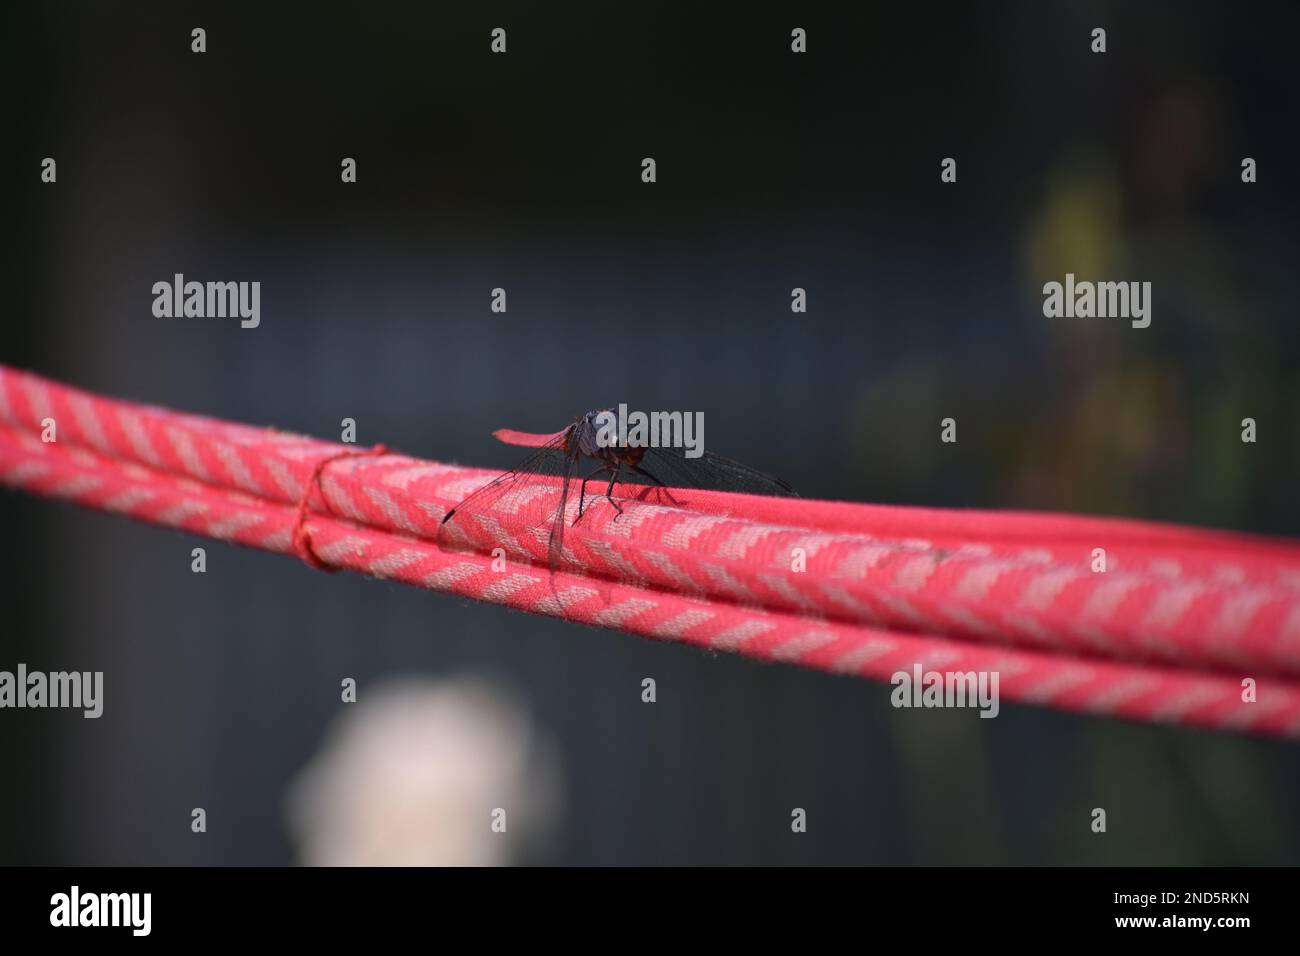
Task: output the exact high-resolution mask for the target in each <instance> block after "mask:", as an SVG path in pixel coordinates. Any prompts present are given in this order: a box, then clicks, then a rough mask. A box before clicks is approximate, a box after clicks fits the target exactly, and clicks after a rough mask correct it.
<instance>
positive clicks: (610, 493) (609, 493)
mask: <svg viewBox="0 0 1300 956" xmlns="http://www.w3.org/2000/svg"><path fill="white" fill-rule="evenodd" d="M618 469H619V466H618V465H615V466H614V467H613V468H612V469H611V470H610V473H609V487H608V488H606V489H605V497H606V498H608V499H609V503H610V504H611V505H613V506H614V510H615V511H617V512H618V514H616V515H614V520H615V521H617V520H618V515H621V514H622V513H623V506H622V505H620V504H619V503H618V502H617V501H615V500H614V482H616V481H618Z"/></svg>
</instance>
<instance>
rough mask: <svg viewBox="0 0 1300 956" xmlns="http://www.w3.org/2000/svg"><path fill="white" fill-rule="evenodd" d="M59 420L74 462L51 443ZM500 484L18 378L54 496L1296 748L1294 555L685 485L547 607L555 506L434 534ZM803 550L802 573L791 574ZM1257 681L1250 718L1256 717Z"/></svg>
mask: <svg viewBox="0 0 1300 956" xmlns="http://www.w3.org/2000/svg"><path fill="white" fill-rule="evenodd" d="M45 419H53V420H54V421H55V422H56V423H57V428H58V431H57V441H56V442H54V443H45V442H42V441H41V440H40V435H41V431H42V421H43V420H45ZM327 465H330V466H331V467H329V468H328V470H327V469H326V466H327ZM493 474H494V473H492V472H484V471H479V470H471V469H464V468H458V467H454V466H450V465H442V464H437V463H432V462H423V461H418V460H416V459H411V458H408V457H405V456H401V455H397V454H392V453H387V454H385V453H384V449H382V446H379V447H378V448H377V449H376V450H374V451H369V450H358V449H349V448H346V447H344V446H339V445H335V444H330V443H326V442H319V441H315V440H313V439H309V438H305V437H302V436H296V435H287V434H284V433H281V432H275V431H270V430H266V429H258V428H252V427H248V426H243V425H235V424H229V423H224V422H220V421H214V420H211V419H205V418H199V417H195V416H191V415H186V414H181V413H177V412H173V411H169V410H165V409H158V408H150V407H146V406H141V405H135V404H131V403H126V402H118V401H112V400H108V399H103V398H99V397H96V396H93V395H89V394H87V393H84V392H80V391H77V390H75V389H71V388H68V387H66V386H62V385H58V384H56V383H53V382H49V381H46V380H44V379H41V378H39V377H37V376H33V375H29V374H25V373H20V372H15V371H12V370H6V369H4V368H3V367H2V366H0V483H3V484H8V485H11V486H14V487H18V488H23V489H26V490H28V491H31V492H34V493H38V494H43V495H48V496H51V497H60V498H66V499H70V500H73V501H76V502H79V503H81V504H85V505H88V506H91V507H97V508H101V509H104V510H109V511H115V512H118V513H123V514H127V515H130V516H131V517H135V518H137V519H140V520H145V521H150V522H153V523H157V524H163V525H168V526H171V527H177V528H181V529H183V530H187V531H191V532H194V533H197V534H204V535H207V536H210V537H217V538H221V539H224V540H228V541H233V542H236V543H239V544H244V545H248V546H252V547H259V548H263V549H267V550H273V551H278V552H282V553H290V554H293V553H297V554H299V555H300V556H301V557H303V559H304V560H306V561H308V563H311V564H313V566H316V565H323V566H326V567H330V568H339V567H342V568H347V569H350V570H356V571H361V572H363V573H367V574H371V575H373V576H376V577H384V578H392V579H394V580H400V581H404V582H407V583H411V584H415V585H418V586H422V587H426V588H431V589H435V590H448V591H453V592H455V593H457V594H461V595H464V596H467V597H473V598H476V599H479V600H486V601H493V602H496V603H502V604H507V605H510V606H512V607H517V608H520V609H524V610H529V611H534V612H540V613H550V614H562V615H563V616H565V617H568V618H570V619H572V620H576V621H581V622H584V623H590V624H596V625H600V626H604V627H613V628H618V629H621V630H626V631H629V632H632V633H638V634H643V635H646V636H652V637H660V638H668V639H674V640H681V641H684V642H687V643H693V644H697V645H700V646H705V647H709V648H713V649H723V650H731V651H737V652H739V653H743V654H747V655H750V656H754V657H759V658H763V659H768V660H777V661H784V662H788V663H796V664H802V665H804V666H809V667H815V668H819V669H823V670H831V671H838V672H843V673H851V674H858V675H862V676H868V677H874V678H877V679H889V677H890V676H891V675H893V674H894V673H896V672H897V671H910V669H911V667H912V665H913V664H915V663H920V664H921V665H923V667H924V668H925V669H927V670H930V669H936V670H976V671H979V670H997V671H998V672H999V673H1000V674H1001V694H1002V696H1003V699H1004V700H1011V701H1025V702H1031V703H1038V704H1046V705H1049V706H1053V707H1058V708H1061V709H1066V710H1074V711H1088V712H1096V713H1102V714H1110V715H1115V716H1122V717H1129V718H1134V719H1141V720H1159V721H1167V722H1175V723H1184V724H1195V725H1201V726H1211V727H1220V728H1228V729H1241V730H1249V731H1252V732H1258V733H1266V734H1275V735H1290V736H1300V547H1297V546H1296V545H1295V544H1293V543H1290V542H1284V541H1271V540H1265V539H1258V538H1252V537H1247V536H1243V535H1235V534H1228V533H1224V532H1211V531H1201V530H1197V529H1189V528H1176V527H1171V526H1163V525H1155V524H1150V523H1146V522H1136V521H1116V520H1109V519H1095V518H1085V517H1076V516H1064V515H1031V514H1019V513H1002V512H972V511H942V510H938V509H913V508H901V507H880V506H869V505H855V504H844V503H833V502H817V501H808V500H804V499H770V498H755V497H751V496H745V495H732V494H726V493H721V492H692V491H676V490H675V491H674V493H673V494H674V498H675V499H676V500H677V501H678V503H679V505H680V507H672V508H668V507H662V506H660V505H656V504H651V503H648V502H628V503H627V504H626V505H625V514H624V516H623V517H622V518H620V519H619V520H618V521H616V522H615V521H610V520H609V514H608V512H609V511H610V509H599V508H598V509H594V510H593V512H592V513H591V516H590V518H588V517H584V519H583V521H582V523H581V524H580V525H579V526H578V527H576V528H573V529H571V531H570V533H568V534H566V538H565V545H566V552H567V554H566V559H567V561H566V567H565V568H564V569H562V570H561V571H560V572H558V573H557V574H556V576H555V580H554V589H553V588H552V581H551V578H550V576H549V573H548V571H547V569H546V565H545V561H546V542H545V536H544V533H539V532H538V528H539V526H544V524H545V521H544V518H545V515H544V514H542V513H541V510H544V508H545V502H544V501H539V502H538V503H537V509H535V510H537V513H533V512H531V511H529V512H521V513H518V514H501V515H498V516H493V517H491V518H484V519H482V520H477V521H474V522H467V523H466V525H467V526H462V525H461V522H460V521H459V520H457V521H453V522H450V523H449V524H447V525H446V526H445V529H447V530H446V531H444V536H443V539H442V540H441V542H439V541H438V532H439V526H440V522H441V519H442V516H443V515H444V514H445V512H446V509H447V508H450V507H451V506H453V505H455V504H456V503H458V502H459V501H460V500H461V499H462V498H463V497H464V496H465V495H466V494H467V493H468V492H469V491H471V490H473V489H474V488H476V487H477V486H478V485H479V484H481V483H482V481H483V480H484V479H486V478H489V477H492V476H493ZM314 488H318V490H319V494H318V495H316V496H312V494H311V492H312V490H313V489H314ZM313 497H316V498H319V501H318V502H317V501H313V500H312V498H313ZM452 545H455V546H457V547H458V548H459V549H461V550H451V546H452ZM493 547H499V548H502V549H503V550H504V552H505V554H506V555H507V556H508V557H509V558H510V560H509V561H508V562H505V564H504V567H502V565H501V563H500V562H494V561H493V559H492V558H491V556H490V550H491V549H492V548H493ZM795 548H800V549H802V550H803V551H804V552H805V553H806V570H804V571H796V570H793V569H792V567H791V556H792V554H793V553H794V549H795ZM1094 548H1104V549H1105V550H1106V554H1107V570H1106V572H1105V573H1093V572H1092V570H1091V560H1092V552H1093V549H1094ZM557 592H558V594H559V595H560V598H561V603H560V604H558V605H557V602H556V597H555V595H556V593H557ZM1247 677H1249V678H1253V679H1254V680H1255V681H1256V682H1257V699H1256V700H1255V701H1254V702H1246V701H1243V700H1242V681H1243V678H1247Z"/></svg>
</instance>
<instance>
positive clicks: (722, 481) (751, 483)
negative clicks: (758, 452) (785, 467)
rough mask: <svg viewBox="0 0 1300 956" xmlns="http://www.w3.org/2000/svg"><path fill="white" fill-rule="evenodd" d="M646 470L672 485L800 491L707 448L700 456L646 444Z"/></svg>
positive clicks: (786, 494) (785, 493) (781, 494)
mask: <svg viewBox="0 0 1300 956" xmlns="http://www.w3.org/2000/svg"><path fill="white" fill-rule="evenodd" d="M641 468H642V470H643V471H646V472H648V473H649V474H650V475H653V476H654V477H655V478H657V479H658V480H659V481H662V482H663V483H664V484H665V485H668V486H669V487H670V488H697V489H700V490H702V491H703V490H711V491H733V492H739V493H742V494H749V495H772V496H774V497H778V498H797V497H799V495H798V493H797V492H796V491H795V490H794V489H793V488H791V487H790V485H788V484H787V483H786V482H784V481H782V480H781V479H780V478H773V477H772V476H771V475H768V474H764V473H763V472H761V471H759V470H758V469H756V468H750V467H749V466H748V465H742V464H741V463H740V462H738V461H733V460H731V459H730V458H724V457H722V456H721V455H715V454H714V453H713V452H711V451H706V452H705V453H704V454H703V455H701V456H700V457H699V458H687V457H686V454H685V452H684V451H683V450H682V449H680V448H647V449H646V452H645V457H644V458H642V459H641Z"/></svg>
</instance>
